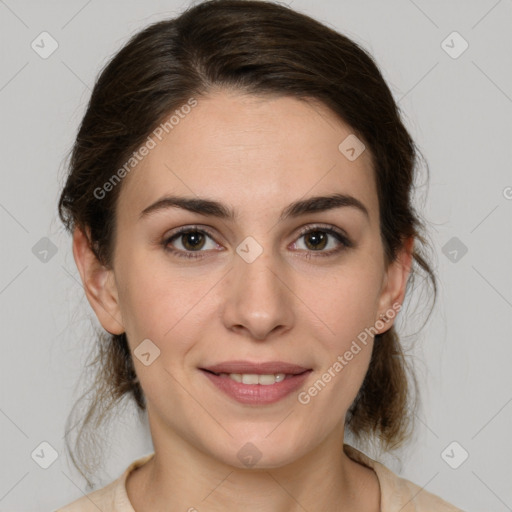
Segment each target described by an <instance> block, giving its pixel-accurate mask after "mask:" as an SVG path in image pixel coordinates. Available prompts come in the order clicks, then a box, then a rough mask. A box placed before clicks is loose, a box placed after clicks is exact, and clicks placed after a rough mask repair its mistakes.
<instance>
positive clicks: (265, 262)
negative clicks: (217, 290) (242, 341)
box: [222, 250, 295, 340]
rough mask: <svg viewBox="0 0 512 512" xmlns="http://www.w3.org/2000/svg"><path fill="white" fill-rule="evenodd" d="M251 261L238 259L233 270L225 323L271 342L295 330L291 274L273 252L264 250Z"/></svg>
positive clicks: (227, 287)
mask: <svg viewBox="0 0 512 512" xmlns="http://www.w3.org/2000/svg"><path fill="white" fill-rule="evenodd" d="M249 261H250V260H249ZM249 261H248V260H245V259H244V258H242V257H240V256H239V255H238V254H236V255H235V260H234V263H233V268H232V270H231V272H229V274H228V276H227V278H226V279H225V281H224V294H225V295H224V297H225V300H224V302H223V310H222V319H223V322H224V325H225V327H226V328H227V329H229V330H231V331H235V332H238V333H241V334H245V335H246V336H247V337H249V338H251V339H256V340H267V339H268V338H269V337H271V336H275V335H277V334H278V333H280V334H282V333H283V332H286V331H288V330H289V329H291V328H292V326H293V323H294V318H295V316H294V309H293V304H294V295H293V291H292V288H293V287H292V285H291V283H290V282H289V281H290V273H289V272H287V271H286V267H285V265H282V264H279V261H277V258H274V257H273V255H272V254H271V252H270V251H265V250H264V251H263V253H262V254H260V255H259V256H258V257H257V258H256V259H255V260H254V261H251V262H249Z"/></svg>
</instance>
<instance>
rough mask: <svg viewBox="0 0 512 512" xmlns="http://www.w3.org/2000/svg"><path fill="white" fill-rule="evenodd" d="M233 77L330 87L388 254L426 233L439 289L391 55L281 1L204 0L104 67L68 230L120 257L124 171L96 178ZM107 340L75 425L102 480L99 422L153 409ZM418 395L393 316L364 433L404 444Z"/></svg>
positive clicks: (421, 244)
mask: <svg viewBox="0 0 512 512" xmlns="http://www.w3.org/2000/svg"><path fill="white" fill-rule="evenodd" d="M219 88H229V89H231V90H237V91H240V92H243V93H246V94H255V95H263V96H264V95H270V96H274V97H275V96H289V97H293V98H296V99H299V100H305V101H308V100H315V101H319V102H321V103H323V104H324V105H326V106H327V107H328V108H330V109H331V110H332V111H333V113H335V114H336V115H337V116H338V117H339V118H340V119H341V120H342V121H344V122H345V123H347V124H348V125H349V126H350V127H351V128H352V129H353V131H354V133H355V134H356V135H357V137H359V138H360V139H361V140H363V141H364V143H365V145H366V147H367V149H368V150H369V151H370V155H371V157H372V161H373V167H374V176H375V181H376V185H377V191H378V199H379V211H380V219H381V226H380V228H381V237H382V241H383V246H384V249H385V258H386V262H387V263H390V262H392V261H393V260H394V259H395V258H396V255H397V251H398V250H399V249H400V248H401V247H403V243H404V241H405V240H406V239H407V238H409V237H414V238H415V245H414V253H413V258H414V259H413V265H412V272H411V277H410V279H409V281H408V283H407V290H408V292H409V290H410V288H411V286H412V285H413V281H414V277H415V275H416V274H417V273H418V271H419V272H420V273H423V274H424V275H425V276H426V278H427V279H428V280H429V282H430V283H431V285H432V288H433V297H434V302H435V296H436V291H437V285H436V278H435V275H434V273H433V270H432V268H431V266H430V264H429V259H428V258H427V257H426V254H427V253H428V252H429V249H430V247H429V244H427V239H426V236H427V235H426V233H425V225H424V222H423V221H422V220H421V218H420V216H419V215H418V214H417V213H416V212H415V210H414V207H413V205H412V197H411V196H412V192H413V190H414V179H415V174H416V173H415V169H416V163H417V156H418V155H419V150H418V149H417V148H416V146H415V144H414V142H413V140H412V139H411V137H410V135H409V133H408V132H407V130H406V128H405V126H404V124H403V123H402V120H401V116H400V111H399V109H398V106H397V104H396V103H395V101H394V99H393V96H392V94H391V92H390V90H389V88H388V86H387V85H386V83H385V81H384V79H383V77H382V75H381V73H380V71H379V69H378V67H377V66H376V64H375V63H374V61H373V59H372V57H371V56H370V55H369V54H368V53H367V52H366V51H365V50H364V49H362V48H361V47H360V46H359V45H357V44H356V43H355V42H353V41H351V40H350V39H348V38H347V37H345V36H343V35H341V34H339V33H337V32H336V31H334V30H332V29H330V28H328V27H326V26H325V25H323V24H321V23H320V22H318V21H316V20H314V19H312V18H310V17H308V16H306V15H303V14H300V13H298V12H296V11H293V10H292V9H290V8H289V7H286V6H283V5H281V4H277V3H272V2H267V1H260V0H211V1H206V2H203V3H200V4H197V5H195V6H192V7H190V8H189V9H187V10H186V11H184V12H183V13H182V14H181V15H180V16H179V17H177V18H174V19H169V20H164V21H160V22H157V23H154V24H153V25H151V26H149V27H147V28H145V29H144V30H142V31H141V32H139V33H137V34H135V35H134V36H133V37H132V38H131V39H130V40H129V41H128V43H127V44H126V45H125V46H124V47H123V48H122V49H121V50H120V51H119V52H118V53H117V54H116V55H115V56H114V57H113V58H112V59H111V60H110V62H109V63H108V64H107V65H106V66H105V67H104V69H103V70H102V72H101V73H100V75H99V77H98V79H97V81H96V84H95V86H94V89H93V92H92V96H91V98H90V101H89V104H88V107H87V110H86V113H85V115H84V117H83V120H82V123H81V126H80V128H79V132H78V135H77V137H76V141H75V143H74V146H73V148H72V151H71V158H70V162H69V173H68V175H67V177H66V183H65V185H64V187H63V190H62V193H61V196H60V199H59V205H58V209H59V216H60V218H61V220H62V222H63V223H64V225H65V227H66V228H67V230H68V231H69V232H73V230H74V229H80V230H82V231H84V233H86V234H88V236H89V243H90V246H91V249H92V250H93V251H94V254H95V255H96V257H97V258H98V260H99V261H100V262H101V263H102V264H103V265H105V266H106V267H107V268H111V264H112V254H113V248H114V244H115V230H116V226H115V208H116V202H117V198H118V195H119V193H120V190H121V189H122V183H120V184H118V185H117V186H114V187H112V190H110V191H109V192H108V193H106V194H104V197H102V198H101V199H98V198H97V197H96V195H97V194H95V190H98V188H101V187H102V186H103V185H104V184H105V183H106V182H107V181H108V180H109V179H110V178H111V177H112V175H113V174H114V173H115V172H116V171H117V170H118V169H119V168H121V167H122V166H123V164H124V163H125V162H126V161H127V160H128V159H129V158H130V155H132V153H133V152H134V151H136V150H137V148H139V147H140V146H141V144H142V143H143V142H144V141H145V139H146V138H147V137H148V135H149V134H150V133H152V131H153V130H154V129H155V128H156V127H157V126H158V125H159V124H160V123H161V122H162V120H164V119H166V118H167V117H168V116H169V115H170V114H171V113H172V112H173V111H175V110H176V109H178V108H180V107H181V106H182V105H184V104H186V103H187V102H188V101H189V100H190V98H192V97H193V98H198V99H199V101H200V97H201V96H204V95H207V94H208V92H209V91H212V90H214V89H219ZM340 142H341V141H340ZM340 314H342V313H341V312H340ZM93 350H95V351H96V357H95V359H94V360H93V361H92V362H91V363H90V364H89V365H88V366H92V367H93V368H96V371H95V378H94V381H93V383H92V385H91V387H90V389H89V390H88V393H92V397H91V398H89V400H88V402H90V403H87V408H86V411H85V413H84V414H83V415H82V417H81V418H80V422H79V423H80V428H79V430H78V433H77V438H76V442H75V446H74V448H71V447H70V445H69V443H68V434H66V444H67V447H68V451H69V453H70V455H71V458H72V460H73V463H74V465H75V466H76V467H77V469H78V470H79V471H80V473H81V474H82V475H83V476H84V477H85V479H86V480H87V482H88V484H89V486H91V485H92V483H91V480H90V477H91V476H93V474H94V470H95V468H94V467H93V466H92V460H93V457H92V456H91V451H92V445H93V444H95V443H96V444H99V436H98V434H97V431H98V429H99V428H100V427H101V425H104V424H106V421H107V419H108V417H109V416H110V417H112V412H113V409H114V407H115V406H117V405H119V403H120V402H121V401H122V399H123V398H124V397H129V398H131V399H133V400H134V402H135V403H136V405H137V408H138V410H139V412H141V411H145V407H146V404H145V398H144V394H143V391H142V389H141V387H140V384H139V383H138V382H137V381H136V379H135V378H136V374H135V370H134V365H133V360H132V355H131V354H130V350H129V347H128V342H127V339H126V335H125V334H121V335H111V334H109V333H106V332H100V333H98V343H97V345H96V346H95V347H94V348H93ZM85 396H86V393H84V395H82V397H81V398H80V400H82V399H83V398H84V397H85ZM80 400H79V401H78V403H80ZM78 403H77V404H75V407H74V408H73V411H72V412H74V410H75V408H76V406H77V405H78ZM417 404H418V402H417V382H416V377H415V375H414V371H412V368H411V367H410V366H409V363H408V362H407V360H406V358H405V352H404V350H403V347H402V346H401V343H400V340H399V337H398V335H397V333H396V330H395V327H394V326H393V327H391V328H390V329H389V330H388V331H386V332H385V333H383V334H379V335H377V336H376V338H375V344H374V349H373V353H372V358H371V362H370V365H369V369H368V372H367V374H366V377H365V380H364V382H363V385H362V387H361V389H360V391H359V393H358V395H357V397H356V399H355V401H354V403H353V404H352V406H351V408H350V410H349V411H348V414H347V418H346V426H347V429H348V431H349V432H350V433H351V434H353V435H354V436H355V438H356V439H358V440H359V441H360V442H361V443H365V442H375V441H377V443H378V445H379V446H381V447H382V449H383V450H385V451H390V450H393V449H396V448H398V447H399V446H401V445H403V444H404V442H405V441H406V440H407V439H409V438H410V435H411V433H412V431H413V428H412V425H413V422H414V418H413V416H414V414H413V413H414V411H415V409H416V407H417ZM71 415H72V414H70V416H69V417H68V425H69V424H70V418H71ZM73 428H74V427H73ZM75 455H76V456H75Z"/></svg>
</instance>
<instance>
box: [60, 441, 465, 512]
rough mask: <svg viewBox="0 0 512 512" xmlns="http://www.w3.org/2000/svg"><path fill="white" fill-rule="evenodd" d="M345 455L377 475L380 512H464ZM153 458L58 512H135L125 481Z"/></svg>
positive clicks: (353, 454)
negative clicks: (135, 470) (136, 469)
mask: <svg viewBox="0 0 512 512" xmlns="http://www.w3.org/2000/svg"><path fill="white" fill-rule="evenodd" d="M343 451H344V452H345V453H346V454H347V455H348V456H349V457H350V458H351V459H352V460H354V461H356V462H359V463H361V464H363V465H365V466H367V467H369V468H371V469H373V470H374V471H375V473H376V474H377V477H378V479H379V484H380V492H381V512H464V511H463V510H461V509H460V508H457V507H454V506H453V505H450V504H449V503H447V502H446V501H444V500H442V499H441V498H439V497H437V496H435V495H434V494H431V493H430V492H427V491H425V490H424V489H422V488H421V487H419V486H417V485H416V484H413V483H412V482H410V481H409V480H405V479H404V478H400V477H399V476H397V475H396V474H395V473H393V472H392V471H391V470H390V469H388V468H387V467H386V466H384V465H383V464H381V463H380V462H377V461H375V460H373V459H370V458H369V457H368V456H367V455H365V454H364V453H363V452H360V451H359V450H357V449H356V448H354V447H352V446H350V445H348V444H344V445H343ZM153 455H154V453H150V454H149V455H145V456H144V457H141V458H140V459H137V460H135V461H133V462H132V463H131V464H130V465H129V466H128V467H127V468H126V470H125V471H124V473H123V474H122V475H121V476H120V477H119V478H118V479H117V480H114V481H113V482H111V483H110V484H109V485H107V486H106V487H103V488H102V489H98V490H96V491H93V492H91V493H90V494H87V495H86V496H82V497H81V498H79V499H77V500H76V501H73V502H72V503H70V504H69V505H66V506H65V507H63V508H60V509H58V510H56V511H55V512H98V510H101V512H135V510H134V509H133V507H132V504H131V503H130V500H129V499H128V494H127V493H126V485H125V483H126V477H127V476H128V474H129V473H130V472H131V471H133V470H134V469H135V468H137V467H139V466H142V465H143V464H144V463H145V462H147V461H148V460H149V459H150V458H151V457H153Z"/></svg>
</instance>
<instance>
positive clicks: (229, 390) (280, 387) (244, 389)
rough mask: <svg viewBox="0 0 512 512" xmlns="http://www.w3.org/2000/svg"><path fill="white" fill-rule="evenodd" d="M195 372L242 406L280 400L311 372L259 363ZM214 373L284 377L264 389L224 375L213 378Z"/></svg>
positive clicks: (231, 364) (223, 365) (228, 364)
mask: <svg viewBox="0 0 512 512" xmlns="http://www.w3.org/2000/svg"><path fill="white" fill-rule="evenodd" d="M199 370H200V371H201V373H202V374H203V375H204V376H205V377H206V378H207V379H208V380H209V381H210V382H211V383H212V384H213V385H214V386H215V387H216V388H217V389H218V390H220V391H222V392H223V393H224V394H225V395H227V396H229V397H230V398H232V399H233V400H236V401H237V402H239V403H242V404H246V405H269V404H273V403H276V402H278V401H280V400H282V399H283V398H285V397H287V396H288V395H290V394H291V393H293V392H294V391H296V390H297V389H298V388H300V386H302V384H303V383H304V381H305V380H306V379H307V378H308V376H309V374H310V373H311V372H312V371H313V370H312V369H311V368H304V367H303V366H299V365H296V364H291V363H284V362H281V361H269V362H263V363H250V362H247V361H227V362H225V363H219V364H216V365H212V366H208V368H199ZM212 372H215V373H212ZM218 373H246V374H247V373H250V374H256V375H265V374H271V373H285V374H286V377H285V379H284V380H282V381H281V382H275V383H274V384H270V385H268V386H264V385H261V384H243V383H241V382H236V381H235V380H233V379H231V378H230V377H228V376H227V375H223V376H220V375H217V374H218Z"/></svg>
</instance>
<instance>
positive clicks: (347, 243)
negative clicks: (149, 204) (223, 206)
mask: <svg viewBox="0 0 512 512" xmlns="http://www.w3.org/2000/svg"><path fill="white" fill-rule="evenodd" d="M316 231H319V232H322V233H327V234H329V235H331V236H333V237H334V238H335V239H336V240H338V242H340V244H341V246H340V247H338V248H337V249H331V250H330V251H307V253H306V254H305V255H304V256H303V257H304V258H306V259H310V258H311V257H328V256H335V255H337V254H338V253H339V252H341V251H343V250H345V249H349V248H351V247H353V246H354V244H353V243H352V241H351V240H350V239H349V238H348V237H347V236H345V235H344V234H343V233H342V232H341V231H339V230H338V229H336V228H335V227H334V226H331V225H327V226H320V225H314V226H309V227H307V228H304V229H302V230H301V232H300V233H299V236H298V238H297V239H299V238H301V237H303V236H305V235H308V234H309V233H313V232H316ZM187 233H202V234H206V235H208V236H209V237H210V238H211V239H212V240H213V239H214V236H213V234H212V233H211V232H210V231H209V230H207V229H204V228H199V226H184V227H182V228H179V229H178V230H177V231H176V232H175V233H173V234H172V235H171V236H168V237H166V238H165V239H164V240H163V241H162V243H161V245H162V246H163V248H164V250H165V251H166V252H169V253H172V254H173V255H174V256H177V257H179V258H187V259H200V258H203V257H204V256H201V255H199V254H196V253H201V252H205V251H182V250H181V249H174V248H171V247H170V246H169V244H170V243H171V242H172V241H174V240H175V239H177V238H179V237H180V235H183V234H187ZM312 253H316V254H315V255H314V256H313V254H312Z"/></svg>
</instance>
